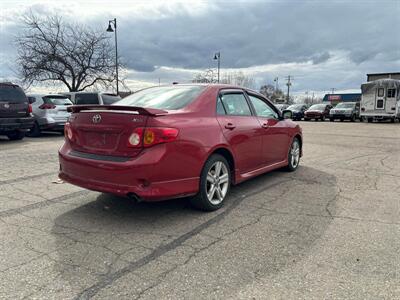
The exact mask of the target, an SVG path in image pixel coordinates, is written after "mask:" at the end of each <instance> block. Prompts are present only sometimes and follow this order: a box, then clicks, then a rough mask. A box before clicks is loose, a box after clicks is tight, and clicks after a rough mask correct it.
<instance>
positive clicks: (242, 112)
mask: <svg viewBox="0 0 400 300" xmlns="http://www.w3.org/2000/svg"><path fill="white" fill-rule="evenodd" d="M219 98H220V101H221V103H222V106H223V108H224V109H225V112H226V114H227V115H233V116H251V110H250V107H249V105H248V104H247V101H246V98H245V97H244V95H243V94H242V93H235V94H223V95H220V96H219ZM217 110H218V105H217Z"/></svg>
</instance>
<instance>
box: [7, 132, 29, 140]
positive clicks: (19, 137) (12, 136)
mask: <svg viewBox="0 0 400 300" xmlns="http://www.w3.org/2000/svg"><path fill="white" fill-rule="evenodd" d="M24 136H25V132H23V131H19V130H15V131H13V132H10V133H8V134H7V137H8V139H9V140H11V141H18V140H22V139H23V138H24Z"/></svg>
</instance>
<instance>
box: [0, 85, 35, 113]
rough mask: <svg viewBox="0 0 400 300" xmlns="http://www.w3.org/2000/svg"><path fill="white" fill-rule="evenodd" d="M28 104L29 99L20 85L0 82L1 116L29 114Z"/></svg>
mask: <svg viewBox="0 0 400 300" xmlns="http://www.w3.org/2000/svg"><path fill="white" fill-rule="evenodd" d="M28 106H29V104H28V99H27V98H26V95H25V93H24V91H23V90H22V89H21V88H20V87H19V86H16V85H12V84H1V83H0V117H3V118H19V117H26V116H29V110H28Z"/></svg>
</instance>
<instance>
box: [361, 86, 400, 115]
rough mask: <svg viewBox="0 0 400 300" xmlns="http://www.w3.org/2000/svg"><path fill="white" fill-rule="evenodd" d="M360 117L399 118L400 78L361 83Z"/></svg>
mask: <svg viewBox="0 0 400 300" xmlns="http://www.w3.org/2000/svg"><path fill="white" fill-rule="evenodd" d="M360 107H361V110H360V119H362V120H367V121H368V122H372V121H373V120H390V121H392V122H394V121H395V120H396V119H398V120H399V119H400V80H398V79H378V80H374V81H370V82H367V83H363V84H362V85H361V102H360Z"/></svg>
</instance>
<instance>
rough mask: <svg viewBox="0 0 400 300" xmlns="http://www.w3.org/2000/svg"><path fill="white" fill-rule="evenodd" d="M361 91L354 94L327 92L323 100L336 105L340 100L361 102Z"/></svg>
mask: <svg viewBox="0 0 400 300" xmlns="http://www.w3.org/2000/svg"><path fill="white" fill-rule="evenodd" d="M360 101H361V93H352V94H326V95H325V96H324V98H323V99H322V102H330V103H331V104H332V105H336V104H338V103H339V102H360Z"/></svg>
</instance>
